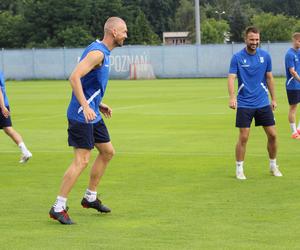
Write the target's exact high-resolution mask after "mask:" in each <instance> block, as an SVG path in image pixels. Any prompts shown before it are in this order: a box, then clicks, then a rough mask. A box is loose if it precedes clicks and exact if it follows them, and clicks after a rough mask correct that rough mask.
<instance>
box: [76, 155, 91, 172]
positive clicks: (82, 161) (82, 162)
mask: <svg viewBox="0 0 300 250" xmlns="http://www.w3.org/2000/svg"><path fill="white" fill-rule="evenodd" d="M75 163H76V166H77V167H79V168H81V169H84V168H86V167H87V165H88V164H89V157H86V156H85V157H78V158H76V159H75Z"/></svg>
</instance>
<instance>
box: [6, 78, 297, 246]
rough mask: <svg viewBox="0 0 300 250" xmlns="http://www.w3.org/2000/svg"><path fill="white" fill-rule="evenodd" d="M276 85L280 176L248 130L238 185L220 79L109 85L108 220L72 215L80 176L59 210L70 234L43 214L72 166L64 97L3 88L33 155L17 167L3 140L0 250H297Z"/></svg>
mask: <svg viewBox="0 0 300 250" xmlns="http://www.w3.org/2000/svg"><path fill="white" fill-rule="evenodd" d="M276 83H277V89H276V91H277V97H278V104H279V107H278V109H277V111H276V121H277V131H278V136H279V154H278V161H279V164H280V167H281V170H282V171H283V173H284V177H283V178H275V177H271V176H270V175H269V173H268V157H267V152H266V138H265V135H264V133H263V130H262V129H261V128H255V127H252V130H251V135H250V141H249V144H248V148H247V150H248V151H247V156H246V161H245V171H246V175H247V177H248V180H247V181H244V182H240V181H237V180H236V179H235V178H234V173H235V159H234V146H235V142H236V138H237V135H238V133H237V132H238V131H237V129H235V128H234V121H235V112H234V111H232V110H230V109H229V108H228V107H227V105H228V98H227V89H226V79H170V80H156V81H110V85H109V87H108V90H107V93H106V98H105V101H104V102H105V103H107V104H109V105H111V106H112V107H113V109H114V115H113V118H112V119H111V120H108V121H106V123H107V126H108V128H109V131H110V134H111V137H112V141H113V144H114V146H115V149H116V151H117V154H116V156H115V158H114V159H113V161H112V162H111V164H110V165H109V168H108V169H107V172H106V174H105V176H104V178H103V180H102V182H101V185H100V188H99V193H101V194H102V198H103V200H104V201H105V204H107V205H109V206H110V207H111V208H112V211H113V212H112V213H111V214H109V215H101V214H97V213H96V212H95V211H91V210H84V209H82V208H81V206H80V200H81V198H82V196H83V193H84V191H85V189H86V186H87V182H88V174H89V169H87V170H86V171H85V172H84V173H83V174H82V176H81V177H80V179H79V181H78V182H77V184H76V186H75V187H74V189H73V190H72V192H71V194H70V196H69V200H68V205H69V207H70V216H71V218H72V219H73V220H74V221H76V222H77V224H76V225H74V226H62V225H60V224H59V223H57V222H55V221H53V220H50V219H49V218H48V211H49V209H50V207H51V205H52V204H53V202H54V201H55V198H56V195H57V192H58V189H59V185H60V182H61V178H62V175H63V173H64V171H65V170H66V169H67V167H68V165H69V164H70V162H71V160H72V157H73V153H72V149H71V148H69V147H68V146H67V132H66V128H67V122H66V116H65V113H66V108H67V105H68V103H69V99H70V95H71V90H70V87H69V86H68V83H67V82H66V81H26V82H15V81H14V82H8V84H7V92H8V95H9V99H10V104H11V110H12V119H13V124H14V127H15V129H16V130H17V131H19V132H20V133H21V134H22V136H23V137H24V139H25V142H26V144H27V145H28V147H29V148H30V149H31V150H32V152H33V155H34V156H33V158H32V160H30V162H29V163H28V164H26V165H25V166H21V165H19V164H18V158H19V151H18V148H17V147H16V146H15V145H14V144H13V143H12V141H11V140H10V139H9V138H8V137H7V136H5V135H4V134H3V133H1V134H0V159H1V175H0V195H1V203H0V207H1V213H0V222H1V223H0V235H1V236H0V246H1V249H22V250H23V249H138V250H139V249H172V250H173V249H238V250H240V249H264V250H265V249H272V250H273V249H299V248H300V238H299V235H298V232H299V219H300V199H299V188H300V170H299V162H300V155H299V142H297V141H292V140H291V139H290V138H289V137H290V131H289V125H288V123H287V110H288V105H287V100H286V95H285V90H284V79H276ZM94 157H95V154H93V157H92V159H93V158H94Z"/></svg>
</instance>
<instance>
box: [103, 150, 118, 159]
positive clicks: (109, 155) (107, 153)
mask: <svg viewBox="0 0 300 250" xmlns="http://www.w3.org/2000/svg"><path fill="white" fill-rule="evenodd" d="M115 154H116V151H115V149H114V148H113V147H112V148H110V149H108V150H105V151H103V152H102V155H103V157H104V158H105V159H106V160H107V161H110V160H111V159H112V158H113V157H114V155H115Z"/></svg>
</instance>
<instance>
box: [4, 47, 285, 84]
mask: <svg viewBox="0 0 300 250" xmlns="http://www.w3.org/2000/svg"><path fill="white" fill-rule="evenodd" d="M244 46H245V45H244V44H217V45H215V44H209V45H180V46H124V47H122V48H116V49H114V50H113V51H112V54H111V66H110V78H111V79H129V78H130V65H131V64H134V63H136V64H143V63H147V64H151V65H152V68H153V71H154V74H155V76H156V77H158V78H183V77H188V78H190V77H224V76H226V75H227V72H228V67H229V63H230V59H231V56H232V55H233V54H234V53H235V52H237V51H239V50H240V49H242V48H243V47H244ZM290 46H291V44H290V43H263V44H262V48H263V49H265V50H267V51H269V53H270V54H271V57H272V62H273V73H274V75H275V76H282V75H284V74H285V70H284V56H285V53H286V51H287V50H288V48H289V47H290ZM82 52H83V48H77V49H72V48H58V49H17V50H15V49H7V50H6V49H2V50H1V51H0V67H1V69H2V71H3V72H4V74H5V76H6V78H9V79H67V78H68V76H69V75H70V74H71V72H72V70H73V69H74V67H75V65H76V64H77V63H78V59H79V57H80V56H81V53H82Z"/></svg>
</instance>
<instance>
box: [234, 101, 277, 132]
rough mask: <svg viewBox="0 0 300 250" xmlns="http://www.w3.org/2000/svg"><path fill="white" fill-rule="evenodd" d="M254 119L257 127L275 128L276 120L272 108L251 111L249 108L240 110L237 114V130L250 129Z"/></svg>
mask: <svg viewBox="0 0 300 250" xmlns="http://www.w3.org/2000/svg"><path fill="white" fill-rule="evenodd" d="M253 118H254V119H255V126H264V127H269V126H274V125H275V118H274V114H273V111H272V109H271V106H270V105H268V106H266V107H262V108H257V109H249V108H238V109H237V112H236V123H235V126H236V127H237V128H250V126H251V123H252V120H253Z"/></svg>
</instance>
